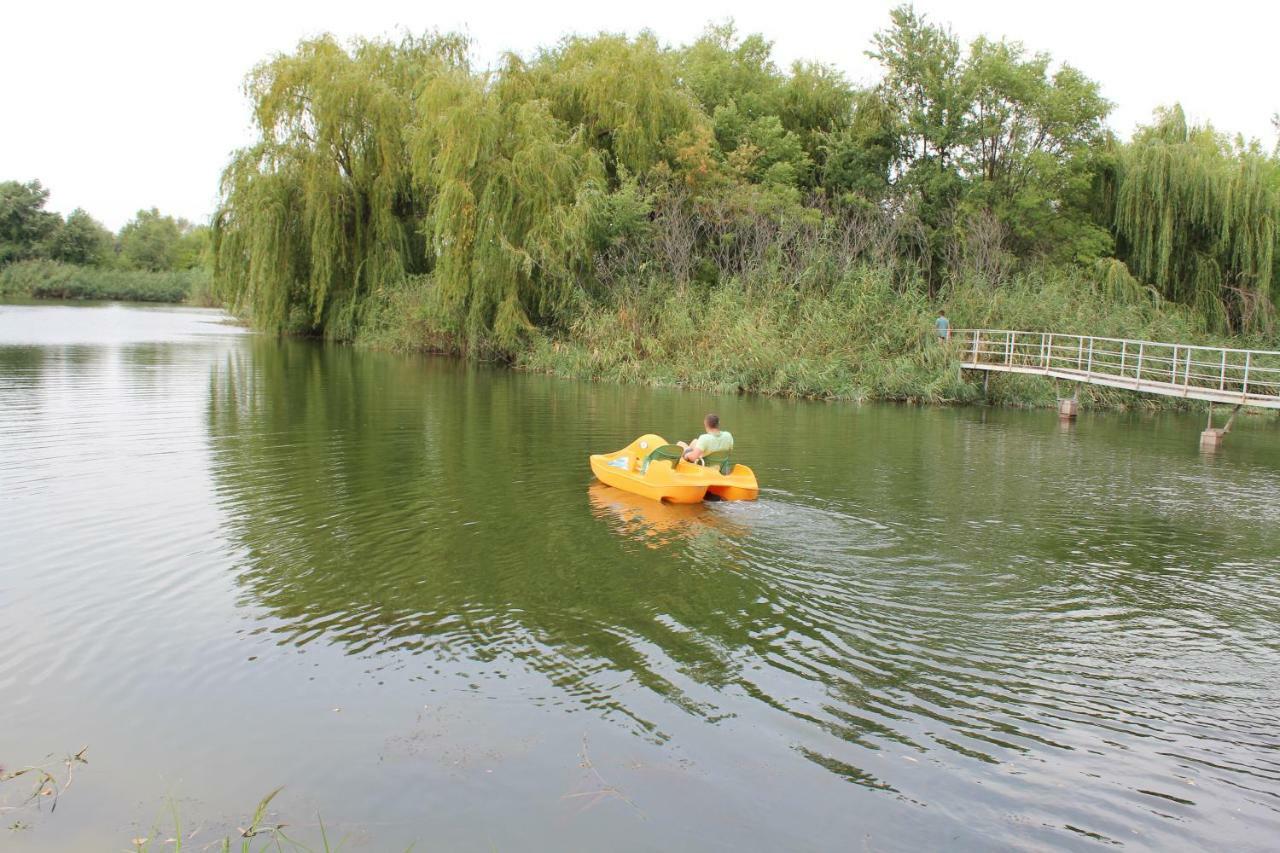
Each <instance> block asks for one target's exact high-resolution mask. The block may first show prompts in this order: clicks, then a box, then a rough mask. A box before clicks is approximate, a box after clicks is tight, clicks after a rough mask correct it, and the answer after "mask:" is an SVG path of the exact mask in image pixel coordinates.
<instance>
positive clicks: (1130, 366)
mask: <svg viewBox="0 0 1280 853" xmlns="http://www.w3.org/2000/svg"><path fill="white" fill-rule="evenodd" d="M951 345H952V346H953V347H954V348H955V350H956V352H957V354H958V355H959V356H960V366H961V367H963V368H965V369H966V370H987V371H994V372H1001V373H1023V374H1029V375H1034V376H1049V377H1052V378H1055V379H1068V380H1071V381H1074V382H1088V383H1090V384H1092V385H1105V386H1107V387H1110V388H1123V389H1126V390H1129V391H1142V392H1145V393H1148V394H1161V395H1164V396H1166V397H1184V398H1186V399H1191V400H1207V401H1209V402H1212V403H1227V404H1231V405H1245V406H1260V407H1262V408H1267V409H1280V352H1276V351H1272V350H1241V349H1230V348H1224V347H1202V346H1193V345H1190V344H1168V343H1158V342H1155V341H1137V340H1124V339H1120V338H1099V337H1092V336H1088V335H1063V334H1058V333H1056V332H1016V331H1008V330H995V329H958V330H956V331H954V332H953V333H952V336H951Z"/></svg>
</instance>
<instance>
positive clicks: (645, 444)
mask: <svg viewBox="0 0 1280 853" xmlns="http://www.w3.org/2000/svg"><path fill="white" fill-rule="evenodd" d="M591 472H592V473H593V474H595V475H596V479H598V480H599V481H600V482H602V483H605V484H606V485H609V486H613V487H614V488H616V489H623V490H624V491H628V492H631V493H633V494H637V495H641V496H642V497H646V498H649V499H651V500H655V501H666V502H667V503H673V504H694V503H697V502H698V501H701V500H702V499H703V498H705V497H706V496H707V495H711V496H713V497H716V498H719V499H721V500H726V501H753V500H755V499H756V496H757V495H759V494H760V487H759V485H757V483H756V475H755V472H754V471H752V470H751V469H750V468H748V467H747V466H746V465H739V464H737V463H735V462H734V461H733V460H732V459H731V458H730V452H729V451H720V452H717V453H709V454H707V455H706V456H704V457H703V458H702V459H700V460H699V461H698V462H687V461H685V459H684V450H683V449H681V447H680V446H679V445H675V444H668V443H667V440H666V439H665V438H663V437H662V436H660V435H652V434H649V435H642V436H640V437H639V438H637V439H636V440H635V441H633V442H631V443H630V444H628V445H627V446H626V447H624V448H622V449H621V450H618V451H615V452H613V453H597V454H594V455H592V457H591Z"/></svg>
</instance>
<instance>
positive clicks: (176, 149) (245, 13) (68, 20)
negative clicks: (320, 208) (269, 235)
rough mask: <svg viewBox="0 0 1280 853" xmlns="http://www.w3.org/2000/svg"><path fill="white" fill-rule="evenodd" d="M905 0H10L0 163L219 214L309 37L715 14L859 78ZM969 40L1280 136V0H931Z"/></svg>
mask: <svg viewBox="0 0 1280 853" xmlns="http://www.w3.org/2000/svg"><path fill="white" fill-rule="evenodd" d="M895 5H897V3H895V2H876V1H874V0H864V2H843V3H841V2H834V0H828V2H807V0H785V2H779V0H773V2H768V3H755V2H744V0H738V1H737V2H721V0H716V1H715V2H707V3H692V2H681V3H671V2H665V0H648V2H640V3H634V2H608V0H592V1H591V2H562V3H556V2H546V0H544V2H538V3H534V2H491V1H489V2H487V1H486V0H475V2H471V3H447V4H446V3H431V2H422V0H417V2H384V0H344V2H330V0H308V1H307V2H297V3H294V2H274V0H256V2H243V0H223V2H212V3H210V2H202V3H179V2H173V0H169V2H163V3H161V2H127V0H119V2H109V3H106V2H101V0H95V1H94V2H84V3H66V2H57V0H45V2H5V3H3V8H0V85H2V86H3V90H2V91H3V93H4V95H3V100H2V101H0V109H2V110H3V112H0V115H3V126H0V180H8V179H19V180H30V179H32V178H39V179H40V180H41V181H42V182H44V184H45V185H46V186H47V187H49V188H50V189H51V190H52V191H53V194H52V198H51V201H50V207H51V208H52V209H55V210H58V211H60V212H62V213H67V212H69V211H70V210H72V209H73V208H75V207H84V208H85V209H87V210H88V211H89V212H90V213H91V214H93V215H94V216H95V217H97V218H98V219H100V220H101V221H102V222H103V223H105V224H106V225H107V226H108V227H109V228H112V229H116V228H118V227H119V226H120V225H121V224H123V223H124V222H125V221H127V220H128V219H129V218H131V217H132V216H133V214H134V212H135V211H137V210H138V209H139V208H145V207H153V206H154V207H158V208H160V209H161V210H162V211H164V212H167V213H172V214H174V215H178V216H185V217H187V218H188V219H192V220H199V221H204V220H206V219H207V218H208V216H209V214H210V213H211V212H212V210H213V208H214V205H215V203H216V194H217V181H218V175H219V173H220V171H221V169H222V167H223V165H224V164H225V163H226V161H227V158H228V154H229V153H230V152H231V151H232V150H233V149H234V148H236V147H238V146H240V145H243V144H245V143H246V142H248V141H249V140H250V138H251V135H250V131H249V124H248V116H249V107H248V104H247V102H246V101H245V99H244V96H243V94H242V93H241V89H240V84H241V81H242V80H243V78H244V75H245V73H246V72H247V71H248V70H249V69H250V68H251V67H252V66H253V65H254V64H255V63H257V62H258V61H260V60H262V59H264V58H266V57H268V56H269V55H271V54H273V53H276V52H280V51H288V50H290V49H292V47H293V46H294V45H295V44H296V43H297V42H298V40H299V39H301V38H304V37H306V36H312V35H317V34H319V33H323V32H331V33H334V34H336V35H338V36H341V37H350V36H355V35H365V36H376V35H386V34H392V35H394V34H395V33H396V32H397V31H402V30H405V29H407V30H409V31H412V32H415V33H417V32H422V31H423V30H427V29H432V28H438V29H444V30H462V31H464V32H466V33H468V34H469V35H470V36H471V37H472V38H473V40H474V42H475V46H476V50H475V52H476V57H477V59H478V60H479V61H480V63H481V64H488V63H490V62H491V61H492V59H493V58H494V57H496V56H498V55H499V54H500V53H501V52H502V51H505V50H515V51H518V52H522V53H527V52H529V51H531V50H533V49H534V48H537V47H539V46H542V45H547V44H551V43H554V42H555V41H556V40H557V39H558V38H559V37H560V36H562V35H564V34H566V33H569V32H576V33H594V32H598V31H600V30H609V31H626V32H628V33H634V32H636V31H638V30H640V29H644V28H649V29H652V30H654V31H655V32H656V33H657V34H658V36H659V37H660V38H662V39H663V40H664V41H668V42H672V43H682V42H685V41H688V40H690V39H691V38H693V37H695V36H696V35H697V34H698V33H699V32H700V31H701V30H702V29H703V28H704V26H705V25H706V24H707V22H708V21H719V20H723V19H725V18H728V17H733V18H734V19H735V20H736V21H737V24H738V27H739V29H740V30H742V31H744V32H762V33H764V34H765V35H766V36H768V37H769V38H771V39H772V40H773V41H774V42H775V56H776V58H777V59H778V60H779V62H780V63H781V64H786V63H789V62H790V61H791V60H793V59H800V58H804V59H816V60H820V61H823V62H828V63H832V64H834V65H836V66H838V67H839V68H841V69H843V70H844V71H845V72H846V73H847V74H848V75H849V77H850V78H851V79H852V80H854V81H855V82H867V81H870V80H874V79H875V78H876V76H877V68H876V65H875V64H874V63H873V62H872V61H871V60H869V59H867V58H866V56H865V55H864V51H865V50H866V49H867V47H868V45H869V43H870V37H871V35H872V33H874V32H875V31H876V30H878V29H880V28H882V27H883V26H884V25H885V24H886V22H887V21H888V13H889V9H890V8H892V7H893V6H895ZM915 5H916V8H917V9H919V10H921V11H923V12H926V13H927V14H929V15H930V17H932V18H933V19H934V20H936V21H940V22H944V23H949V24H950V25H951V26H952V27H953V28H954V29H955V31H956V32H957V33H958V34H959V35H960V36H961V38H963V39H965V40H968V39H969V38H972V37H973V36H975V35H978V34H987V35H991V36H1001V35H1004V36H1008V37H1010V38H1014V39H1018V40H1021V41H1022V42H1024V43H1025V44H1026V45H1027V47H1028V48H1030V49H1032V50H1044V51H1048V52H1049V53H1051V54H1052V55H1053V57H1054V58H1055V59H1057V60H1065V61H1068V62H1070V63H1072V64H1073V65H1075V66H1077V67H1078V68H1080V69H1081V70H1082V71H1084V73H1085V74H1087V75H1088V76H1090V77H1092V78H1093V79H1095V80H1098V81H1099V82H1100V83H1101V84H1102V91H1103V94H1104V95H1105V96H1106V97H1107V98H1108V99H1109V100H1111V101H1112V102H1114V103H1115V105H1116V108H1115V111H1114V113H1113V114H1112V117H1111V123H1112V126H1113V127H1114V128H1115V129H1116V130H1118V131H1119V132H1121V133H1122V134H1125V135H1127V134H1128V133H1129V132H1130V131H1131V130H1132V129H1133V126H1134V125H1135V124H1137V123H1139V122H1142V121H1145V120H1147V118H1148V117H1149V116H1150V114H1151V111H1152V109H1153V108H1155V107H1156V106H1158V105H1160V104H1168V103H1171V102H1173V101H1175V100H1179V101H1181V102H1182V104H1183V105H1184V107H1185V108H1186V109H1187V111H1188V113H1189V114H1190V115H1191V116H1192V118H1193V119H1196V120H1209V121H1212V122H1213V124H1214V125H1215V126H1217V127H1218V128H1219V129H1221V130H1224V131H1227V132H1230V133H1233V134H1234V133H1243V134H1245V136H1247V137H1257V138H1260V139H1262V140H1263V141H1264V142H1265V144H1266V145H1267V146H1268V147H1270V146H1271V145H1273V144H1274V143H1275V139H1276V136H1275V132H1274V129H1273V127H1272V125H1271V116H1272V114H1273V113H1275V112H1276V111H1277V110H1280V86H1277V84H1278V83H1280V73H1278V71H1280V58H1277V53H1276V33H1277V24H1280V3H1276V2H1236V0H1219V2H1215V3H1185V4H1181V3H1169V2H1161V3H1137V2H1126V0H1109V2H1095V0H1077V2H1075V3H1072V4H1065V3H1061V2H1054V3H1047V2H1034V1H1033V0H1021V2H1017V0H1013V2H1006V0H984V2H963V3H962V2H952V3H945V2H930V1H929V0H923V1H922V2H918V3H916V4H915Z"/></svg>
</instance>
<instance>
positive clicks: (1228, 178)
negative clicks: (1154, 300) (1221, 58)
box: [1110, 106, 1280, 331]
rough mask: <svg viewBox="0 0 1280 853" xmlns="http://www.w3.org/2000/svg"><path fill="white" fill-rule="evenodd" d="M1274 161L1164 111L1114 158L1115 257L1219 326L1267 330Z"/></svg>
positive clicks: (1276, 210) (1279, 192)
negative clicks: (1118, 252) (1116, 244)
mask: <svg viewBox="0 0 1280 853" xmlns="http://www.w3.org/2000/svg"><path fill="white" fill-rule="evenodd" d="M1277 172H1278V167H1277V164H1276V161H1275V159H1274V158H1268V157H1266V156H1265V155H1264V154H1262V153H1261V152H1260V151H1259V150H1258V149H1257V147H1256V146H1254V147H1246V146H1243V145H1241V144H1239V143H1236V144H1233V143H1231V142H1229V141H1228V140H1227V139H1225V138H1224V137H1223V136H1222V135H1220V134H1218V133H1217V132H1215V131H1214V130H1213V129H1212V128H1211V127H1208V126H1205V127H1189V126H1188V125H1187V122H1186V117H1185V115H1184V114H1183V112H1182V109H1181V107H1177V106H1175V107H1174V108H1172V109H1170V110H1166V111H1162V112H1161V113H1159V114H1158V115H1157V118H1156V122H1155V123H1154V124H1153V125H1151V126H1149V127H1146V128H1143V129H1141V130H1140V131H1139V132H1138V134H1137V135H1136V136H1135V138H1134V140H1133V142H1132V143H1131V144H1129V145H1127V146H1125V147H1124V148H1123V149H1122V150H1121V152H1120V156H1119V158H1118V161H1117V164H1116V168H1115V175H1114V178H1113V181H1114V183H1113V185H1112V193H1111V200H1110V201H1111V210H1112V211H1113V224H1114V227H1115V231H1116V234H1117V236H1118V237H1119V240H1120V246H1119V249H1120V257H1122V258H1123V259H1124V260H1125V262H1126V263H1127V264H1128V265H1129V267H1130V268H1131V269H1132V270H1133V272H1134V274H1135V275H1136V276H1137V277H1138V278H1139V279H1142V280H1143V281H1147V282H1150V283H1152V284H1154V285H1155V286H1156V287H1158V288H1159V290H1160V292H1161V293H1162V294H1163V295H1164V296H1165V298H1167V299H1171V300H1173V301H1175V302H1181V303H1183V304H1186V305H1193V306H1195V307H1196V308H1197V309H1198V310H1199V311H1201V312H1202V313H1203V314H1204V315H1205V316H1206V317H1208V318H1210V320H1211V321H1212V322H1213V323H1214V324H1215V325H1216V326H1218V327H1219V328H1232V329H1237V330H1243V331H1252V330H1254V329H1258V328H1268V329H1269V328H1271V326H1272V323H1273V318H1274V312H1275V299H1276V296H1277V294H1276V292H1275V291H1274V290H1273V288H1274V287H1275V285H1276V281H1277V280H1276V264H1277V260H1278V259H1280V255H1278V254H1277V251H1276V248H1277V240H1280V230H1277V221H1278V220H1280V181H1278V180H1277Z"/></svg>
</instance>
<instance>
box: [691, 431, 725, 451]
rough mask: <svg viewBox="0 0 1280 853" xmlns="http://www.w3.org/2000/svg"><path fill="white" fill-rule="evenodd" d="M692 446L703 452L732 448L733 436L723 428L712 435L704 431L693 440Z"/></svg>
mask: <svg viewBox="0 0 1280 853" xmlns="http://www.w3.org/2000/svg"><path fill="white" fill-rule="evenodd" d="M693 446H694V447H696V448H698V449H699V450H701V451H702V452H703V453H715V452H716V451H719V450H733V436H732V435H730V434H729V433H727V432H725V431H724V430H720V432H718V433H716V434H715V435H712V434H711V433H709V432H704V433H703V434H702V435H700V436H698V437H697V439H695V440H694V442H693Z"/></svg>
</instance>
